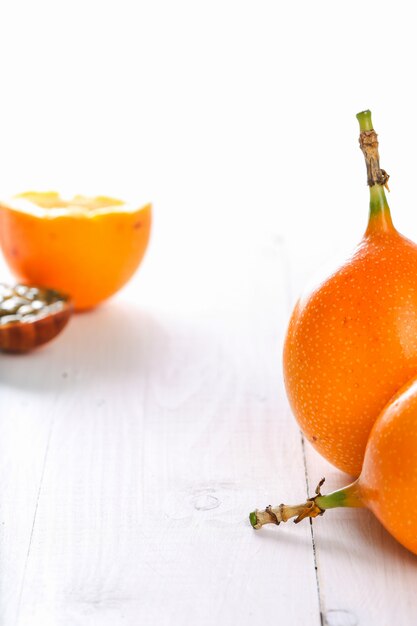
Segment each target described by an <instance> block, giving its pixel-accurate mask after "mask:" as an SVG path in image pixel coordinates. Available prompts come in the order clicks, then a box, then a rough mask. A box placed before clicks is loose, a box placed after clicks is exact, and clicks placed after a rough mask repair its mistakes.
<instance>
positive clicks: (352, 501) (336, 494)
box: [249, 478, 365, 530]
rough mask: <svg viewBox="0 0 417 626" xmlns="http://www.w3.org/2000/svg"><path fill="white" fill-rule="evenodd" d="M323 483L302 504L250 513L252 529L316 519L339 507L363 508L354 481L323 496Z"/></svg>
mask: <svg viewBox="0 0 417 626" xmlns="http://www.w3.org/2000/svg"><path fill="white" fill-rule="evenodd" d="M323 483H324V478H323V479H322V480H321V481H320V482H319V484H318V486H317V488H316V495H315V497H314V498H309V499H308V500H306V502H303V503H302V504H295V505H288V504H280V505H279V506H276V507H272V506H267V507H266V509H264V510H263V511H258V510H256V511H252V513H250V514H249V520H250V523H251V524H252V526H253V528H255V529H256V530H258V529H259V528H262V526H265V524H275V525H277V526H278V525H279V524H280V523H281V522H287V521H288V520H289V519H291V518H293V517H295V518H296V519H295V520H294V522H295V523H296V524H298V522H301V520H303V519H305V518H306V517H317V516H318V515H323V513H324V512H325V511H327V509H335V508H339V507H363V506H365V505H364V503H363V501H362V499H361V493H360V486H359V483H358V481H357V480H356V481H355V482H354V483H352V484H351V485H348V486H347V487H344V488H343V489H338V490H337V491H333V492H332V493H328V494H327V495H325V496H323V495H322V494H321V493H320V487H321V486H322V484H323Z"/></svg>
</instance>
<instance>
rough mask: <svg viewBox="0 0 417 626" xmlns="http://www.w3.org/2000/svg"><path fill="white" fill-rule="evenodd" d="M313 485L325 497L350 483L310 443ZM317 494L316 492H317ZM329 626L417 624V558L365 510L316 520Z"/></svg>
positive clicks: (340, 512)
mask: <svg viewBox="0 0 417 626" xmlns="http://www.w3.org/2000/svg"><path fill="white" fill-rule="evenodd" d="M306 449H307V459H308V475H309V481H310V485H311V487H314V486H315V482H317V481H318V480H319V479H320V478H321V477H322V476H326V483H325V488H324V486H323V493H326V492H327V491H332V490H334V489H338V488H339V487H342V486H343V485H346V484H348V483H349V482H350V479H349V477H347V476H346V475H344V474H342V473H341V472H339V471H337V470H335V469H334V468H332V466H331V465H330V464H329V463H327V462H326V461H324V460H323V459H321V458H320V457H319V455H318V454H317V453H316V452H315V451H314V450H313V449H312V448H311V446H310V445H309V444H306ZM313 490H314V489H313ZM313 528H314V538H315V545H316V553H317V564H318V576H319V584H320V593H321V605H322V610H323V616H324V624H325V626H326V625H327V626H357V625H358V626H361V625H362V624H366V626H374V625H375V626H376V625H379V624H382V625H385V624H387V625H388V624H401V626H414V625H415V624H416V621H417V605H416V603H415V598H416V590H415V586H416V575H417V560H416V557H415V556H414V555H412V554H411V553H410V552H408V551H407V550H405V549H404V548H403V547H402V546H401V545H400V544H399V543H398V542H396V541H395V540H394V539H393V538H392V537H391V536H390V535H389V534H388V533H387V532H386V531H385V530H384V528H383V527H382V526H381V524H380V523H379V522H378V521H377V519H376V518H375V517H374V516H373V515H372V513H370V512H369V511H368V510H366V509H336V510H333V511H327V512H326V514H325V515H324V516H323V517H322V518H319V519H317V520H314V521H313Z"/></svg>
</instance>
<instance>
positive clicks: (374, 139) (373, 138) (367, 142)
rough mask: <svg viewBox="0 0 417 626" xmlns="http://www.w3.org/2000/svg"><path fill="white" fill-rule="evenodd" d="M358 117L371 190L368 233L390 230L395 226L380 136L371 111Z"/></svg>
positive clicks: (363, 112) (360, 139)
mask: <svg viewBox="0 0 417 626" xmlns="http://www.w3.org/2000/svg"><path fill="white" fill-rule="evenodd" d="M356 117H357V119H358V121H359V128H360V131H361V132H360V137H359V145H360V147H361V150H362V152H363V154H364V157H365V163H366V171H367V174H368V185H369V191H370V204H369V225H368V233H369V232H370V231H373V230H375V229H377V230H389V229H392V228H393V224H392V219H391V213H390V209H389V206H388V202H387V198H386V195H385V188H386V189H388V179H389V175H388V174H387V173H386V171H385V170H383V169H381V167H380V165H379V152H378V136H377V134H376V132H375V131H374V128H373V124H372V116H371V112H370V111H369V110H367V111H361V113H358V114H357V116H356Z"/></svg>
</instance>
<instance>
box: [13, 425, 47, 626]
mask: <svg viewBox="0 0 417 626" xmlns="http://www.w3.org/2000/svg"><path fill="white" fill-rule="evenodd" d="M55 419H56V418H55V416H54V417H53V419H52V421H51V425H50V427H49V432H48V439H47V442H46V448H45V454H44V458H43V464H42V472H41V478H40V481H39V488H38V493H37V496H36V504H35V510H34V512H33V520H32V527H31V530H30V536H29V544H28V549H27V553H26V561H25V566H24V569H23V575H22V584H21V586H20V591H19V600H18V603H17V612H16V622H15V623H16V625H17V624H18V621H19V615H20V609H21V605H22V598H23V588H24V585H25V580H26V572H27V568H28V563H29V555H30V550H31V547H32V540H33V536H34V532H35V524H36V518H37V513H38V508H39V500H40V497H41V491H42V485H43V479H44V476H45V469H46V461H47V458H48V453H49V447H50V443H51V438H52V431H53V428H54V425H55Z"/></svg>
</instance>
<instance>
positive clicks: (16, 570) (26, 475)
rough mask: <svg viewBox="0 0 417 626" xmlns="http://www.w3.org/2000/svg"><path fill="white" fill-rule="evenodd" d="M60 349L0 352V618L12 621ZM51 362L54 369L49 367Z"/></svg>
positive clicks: (52, 412) (57, 383) (58, 378)
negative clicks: (23, 355)
mask: <svg viewBox="0 0 417 626" xmlns="http://www.w3.org/2000/svg"><path fill="white" fill-rule="evenodd" d="M59 357H60V348H59V346H58V344H55V345H51V347H50V349H49V350H48V355H47V354H46V351H45V352H44V351H42V350H39V351H38V352H36V353H33V354H31V355H27V356H25V357H19V356H7V355H4V354H3V355H0V381H1V382H0V476H1V483H0V524H1V527H0V529H1V531H0V555H1V556H0V562H1V576H0V622H1V623H2V624H14V623H15V619H16V614H17V610H18V606H19V602H20V596H21V591H22V585H23V580H24V576H25V571H26V564H27V555H28V553H29V551H30V546H31V541H32V537H33V529H34V525H35V521H36V513H37V507H38V501H39V496H40V493H41V488H42V481H43V477H44V470H45V463H46V459H47V455H48V448H49V441H50V437H51V433H52V430H53V424H54V420H55V417H56V411H57V410H58V407H60V404H59V403H57V402H56V400H57V397H58V395H59V393H60V390H61V389H62V387H63V386H65V385H66V381H65V380H64V379H63V378H62V375H61V372H62V367H63V364H60V358H59ZM49 360H51V361H52V362H53V363H54V365H55V367H54V369H50V363H49Z"/></svg>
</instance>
